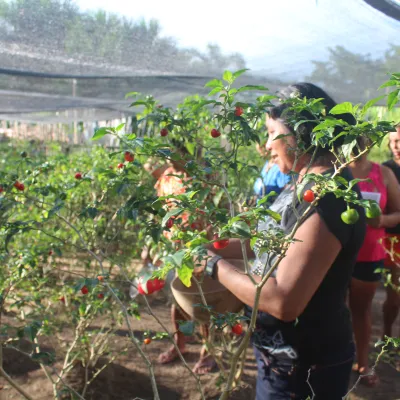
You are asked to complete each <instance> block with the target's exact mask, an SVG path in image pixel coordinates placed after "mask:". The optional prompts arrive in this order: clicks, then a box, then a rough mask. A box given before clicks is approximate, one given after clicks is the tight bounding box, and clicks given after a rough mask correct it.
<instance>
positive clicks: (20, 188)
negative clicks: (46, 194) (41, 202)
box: [14, 181, 25, 192]
mask: <svg viewBox="0 0 400 400" xmlns="http://www.w3.org/2000/svg"><path fill="white" fill-rule="evenodd" d="M14 187H15V189H17V190H19V191H20V192H23V191H24V189H25V186H24V184H23V183H21V182H18V181H16V182H15V183H14Z"/></svg>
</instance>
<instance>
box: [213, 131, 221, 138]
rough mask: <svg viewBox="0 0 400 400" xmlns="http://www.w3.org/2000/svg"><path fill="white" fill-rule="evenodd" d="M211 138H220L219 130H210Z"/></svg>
mask: <svg viewBox="0 0 400 400" xmlns="http://www.w3.org/2000/svg"><path fill="white" fill-rule="evenodd" d="M211 136H212V137H213V138H217V137H220V136H221V132H220V131H219V130H217V129H212V130H211Z"/></svg>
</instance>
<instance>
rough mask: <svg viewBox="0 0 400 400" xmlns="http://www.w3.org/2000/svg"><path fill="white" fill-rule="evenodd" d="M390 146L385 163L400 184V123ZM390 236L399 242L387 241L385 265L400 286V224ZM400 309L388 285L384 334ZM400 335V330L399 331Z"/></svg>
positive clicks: (399, 296) (388, 332)
mask: <svg viewBox="0 0 400 400" xmlns="http://www.w3.org/2000/svg"><path fill="white" fill-rule="evenodd" d="M389 148H390V150H391V152H392V154H393V158H392V159H391V160H388V161H386V162H384V163H383V165H385V166H386V167H388V168H390V169H391V170H392V171H393V172H394V174H395V175H396V178H397V180H398V182H399V184H400V125H397V126H396V131H394V132H391V133H390V134H389ZM386 233H387V236H388V237H395V238H397V243H396V242H394V243H393V244H392V242H391V240H389V239H387V240H386V241H385V244H386V248H387V249H388V251H389V252H392V249H393V250H394V251H393V259H392V255H391V254H389V253H388V254H387V257H386V259H385V266H386V267H387V268H390V269H391V274H392V284H393V285H395V286H396V287H397V288H399V287H400V225H397V226H396V227H394V228H388V229H386ZM399 310H400V294H399V292H397V291H396V290H394V289H393V288H392V287H391V286H387V287H386V300H385V302H384V303H383V336H385V335H386V336H390V337H391V336H392V326H393V324H394V322H395V320H396V318H397V315H398V314H399ZM399 335H400V332H399Z"/></svg>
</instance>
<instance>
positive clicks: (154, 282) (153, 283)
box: [138, 278, 165, 295]
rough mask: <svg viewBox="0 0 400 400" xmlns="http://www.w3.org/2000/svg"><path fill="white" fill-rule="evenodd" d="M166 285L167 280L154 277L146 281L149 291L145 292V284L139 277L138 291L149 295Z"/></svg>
mask: <svg viewBox="0 0 400 400" xmlns="http://www.w3.org/2000/svg"><path fill="white" fill-rule="evenodd" d="M164 286H165V281H164V280H162V279H158V278H154V279H149V280H148V281H147V282H146V288H147V293H146V292H145V290H144V288H143V285H142V280H141V279H139V284H138V292H139V293H140V294H143V295H148V294H152V293H155V292H158V291H159V290H161V289H162V288H163V287H164Z"/></svg>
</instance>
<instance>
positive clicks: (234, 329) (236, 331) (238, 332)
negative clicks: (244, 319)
mask: <svg viewBox="0 0 400 400" xmlns="http://www.w3.org/2000/svg"><path fill="white" fill-rule="evenodd" d="M232 332H233V333H234V334H235V335H241V334H242V333H243V326H242V324H235V325H233V326H232Z"/></svg>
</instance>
